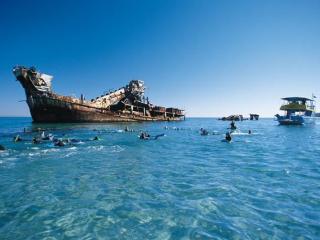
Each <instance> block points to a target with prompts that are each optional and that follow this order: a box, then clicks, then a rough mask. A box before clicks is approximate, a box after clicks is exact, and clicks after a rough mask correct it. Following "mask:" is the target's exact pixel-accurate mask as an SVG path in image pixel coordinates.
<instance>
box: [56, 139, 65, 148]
mask: <svg viewBox="0 0 320 240" xmlns="http://www.w3.org/2000/svg"><path fill="white" fill-rule="evenodd" d="M54 145H55V146H57V147H64V146H65V145H66V144H65V143H64V142H63V141H62V140H59V139H57V141H55V143H54Z"/></svg>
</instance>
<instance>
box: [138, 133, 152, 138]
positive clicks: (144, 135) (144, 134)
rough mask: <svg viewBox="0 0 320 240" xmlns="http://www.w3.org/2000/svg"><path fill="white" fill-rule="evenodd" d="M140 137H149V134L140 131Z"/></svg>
mask: <svg viewBox="0 0 320 240" xmlns="http://www.w3.org/2000/svg"><path fill="white" fill-rule="evenodd" d="M139 138H140V139H149V138H150V135H149V134H148V133H146V132H142V133H141V134H140V136H139Z"/></svg>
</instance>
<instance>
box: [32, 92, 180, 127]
mask: <svg viewBox="0 0 320 240" xmlns="http://www.w3.org/2000/svg"><path fill="white" fill-rule="evenodd" d="M27 103H28V106H29V109H30V113H31V116H32V119H33V121H34V122H37V123H58V122H59V123H60V122H64V123H67V122H69V123H73V122H137V121H179V120H182V118H181V117H175V116H170V117H164V116H147V115H144V114H142V113H130V112H128V113H124V112H117V111H111V110H108V109H101V108H95V107H91V106H88V105H85V104H78V103H71V102H66V101H62V100H60V99H56V98H50V97H47V96H32V95H30V96H28V97H27Z"/></svg>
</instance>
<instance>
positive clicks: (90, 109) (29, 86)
mask: <svg viewBox="0 0 320 240" xmlns="http://www.w3.org/2000/svg"><path fill="white" fill-rule="evenodd" d="M13 73H14V75H15V76H16V79H17V81H19V82H20V83H21V85H22V87H23V88H24V90H25V93H26V102H27V104H28V106H29V109H30V113H31V116H32V119H33V121H34V122H43V123H44V122H47V123H53V122H56V123H57V122H132V121H179V120H183V119H185V114H184V111H183V110H181V109H178V108H172V107H170V108H166V107H162V106H157V105H154V104H152V103H150V102H149V99H148V98H146V97H145V96H144V91H145V86H144V82H143V81H141V80H132V81H130V82H129V84H128V85H127V86H125V87H121V88H119V89H118V90H115V91H111V92H108V93H106V94H103V95H101V96H99V97H97V98H95V99H91V100H89V101H88V100H86V99H85V98H84V97H83V95H82V94H81V97H80V98H76V97H69V96H62V95H58V94H56V93H55V92H53V91H52V85H51V81H52V78H53V77H52V76H50V75H47V74H43V73H40V72H39V71H37V70H36V69H35V68H34V67H30V68H27V67H23V66H17V67H14V69H13Z"/></svg>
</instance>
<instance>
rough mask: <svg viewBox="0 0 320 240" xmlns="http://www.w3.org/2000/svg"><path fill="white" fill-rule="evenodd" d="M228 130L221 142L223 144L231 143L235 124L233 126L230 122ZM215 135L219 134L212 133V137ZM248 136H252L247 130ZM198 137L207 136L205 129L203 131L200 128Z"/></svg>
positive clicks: (235, 128) (235, 127)
mask: <svg viewBox="0 0 320 240" xmlns="http://www.w3.org/2000/svg"><path fill="white" fill-rule="evenodd" d="M228 129H229V130H230V131H228V132H226V134H225V138H224V140H223V141H224V142H231V141H232V136H231V134H232V133H234V132H235V131H236V130H237V126H236V124H235V122H234V121H232V122H231V123H230V127H229V128H228ZM217 134H219V133H217V132H213V135H217ZM248 134H249V135H250V134H252V131H251V130H249V131H248ZM200 135H201V136H207V135H209V132H208V131H207V130H206V129H204V128H200Z"/></svg>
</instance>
